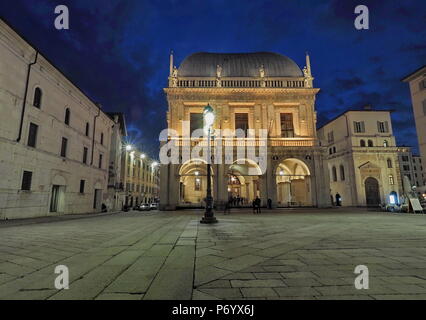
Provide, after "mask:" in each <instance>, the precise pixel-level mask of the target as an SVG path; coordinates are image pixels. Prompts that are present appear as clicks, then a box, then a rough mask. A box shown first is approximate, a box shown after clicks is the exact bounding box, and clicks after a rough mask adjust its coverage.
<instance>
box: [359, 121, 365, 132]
mask: <svg viewBox="0 0 426 320" xmlns="http://www.w3.org/2000/svg"><path fill="white" fill-rule="evenodd" d="M360 123H361V132H365V126H364V121H361V122H360Z"/></svg>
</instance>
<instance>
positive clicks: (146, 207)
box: [138, 203, 151, 211]
mask: <svg viewBox="0 0 426 320" xmlns="http://www.w3.org/2000/svg"><path fill="white" fill-rule="evenodd" d="M138 210H139V211H149V210H151V206H150V205H149V203H141V204H140V205H139V207H138Z"/></svg>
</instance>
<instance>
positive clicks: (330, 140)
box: [327, 131, 334, 143]
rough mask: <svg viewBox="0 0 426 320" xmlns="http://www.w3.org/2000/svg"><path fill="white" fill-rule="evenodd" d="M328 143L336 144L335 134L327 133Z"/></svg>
mask: <svg viewBox="0 0 426 320" xmlns="http://www.w3.org/2000/svg"><path fill="white" fill-rule="evenodd" d="M327 141H328V142H329V143H333V142H334V132H333V131H330V132H329V133H327Z"/></svg>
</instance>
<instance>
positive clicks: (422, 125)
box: [402, 66, 426, 163]
mask: <svg viewBox="0 0 426 320" xmlns="http://www.w3.org/2000/svg"><path fill="white" fill-rule="evenodd" d="M402 81H404V82H407V83H408V84H409V86H410V94H411V103H412V105H413V113H414V120H415V123H416V130H417V139H418V141H419V150H420V156H421V157H422V161H423V163H426V66H423V67H421V68H419V69H417V70H416V71H414V72H413V73H411V74H409V75H408V76H406V77H405V78H404V79H402Z"/></svg>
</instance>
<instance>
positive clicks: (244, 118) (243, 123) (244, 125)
mask: <svg viewBox="0 0 426 320" xmlns="http://www.w3.org/2000/svg"><path fill="white" fill-rule="evenodd" d="M248 128H249V124H248V113H236V114H235V130H238V129H240V130H243V131H244V137H247V130H248Z"/></svg>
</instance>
